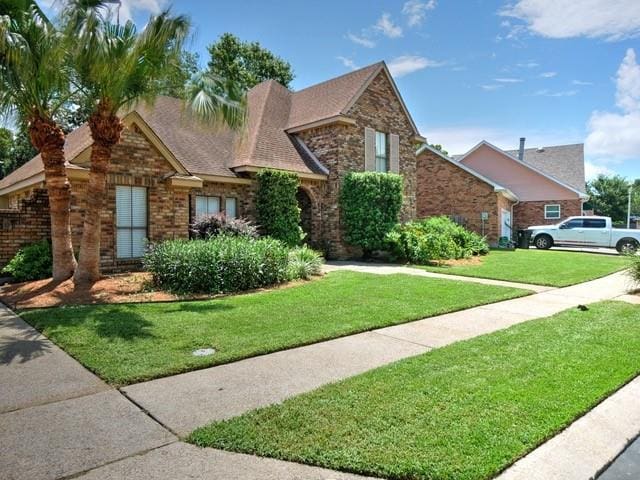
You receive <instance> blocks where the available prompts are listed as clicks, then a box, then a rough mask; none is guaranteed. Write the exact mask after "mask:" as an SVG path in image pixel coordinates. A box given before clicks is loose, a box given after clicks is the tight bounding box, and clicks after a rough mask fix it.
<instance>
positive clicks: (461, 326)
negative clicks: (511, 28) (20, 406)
mask: <svg viewBox="0 0 640 480" xmlns="http://www.w3.org/2000/svg"><path fill="white" fill-rule="evenodd" d="M626 291H627V279H626V276H625V275H624V274H622V273H617V274H614V275H610V276H608V277H605V278H602V279H599V280H594V281H592V282H587V283H584V284H581V285H576V286H573V287H567V288H560V289H554V290H549V291H545V292H542V293H538V294H535V295H531V296H528V297H523V298H518V299H514V300H507V301H504V302H499V303H494V304H491V305H485V306H482V307H475V308H471V309H468V310H464V311H460V312H456V313H450V314H446V315H440V316H437V317H431V318H426V319H424V320H418V321H416V322H410V323H405V324H401V325H396V326H392V327H387V328H382V329H378V330H374V331H371V332H367V333H362V334H358V335H352V336H350V337H344V338H339V339H335V340H330V341H327V342H321V343H317V344H314V345H309V346H305V347H299V348H294V349H290V350H285V351H281V352H276V353H272V354H268V355H263V356H260V357H255V358H250V359H246V360H241V361H239V362H235V363H232V364H228V365H222V366H218V367H212V368H208V369H204V370H198V371H194V372H189V373H185V374H182V375H175V376H173V377H167V378H161V379H158V380H153V381H149V382H144V383H139V384H136V385H131V386H128V387H125V388H123V389H122V390H123V392H124V393H125V394H126V395H127V396H128V397H129V398H131V399H132V400H133V401H135V402H136V403H137V404H138V405H140V406H141V407H142V408H144V409H145V410H146V411H148V412H149V413H150V414H151V415H153V416H154V418H157V419H158V420H159V421H160V422H162V423H163V424H164V425H166V426H167V427H168V428H170V429H171V430H172V431H173V432H175V433H176V434H177V435H180V436H183V435H187V434H188V433H190V432H191V431H192V430H194V429H195V428H197V427H200V426H202V425H205V424H206V423H209V422H211V421H214V420H221V419H226V418H230V417H233V416H236V415H239V414H241V413H244V412H246V411H249V410H252V409H255V408H258V407H262V406H266V405H269V404H272V403H278V402H281V401H283V400H285V399H286V398H288V397H291V396H293V395H297V394H300V393H304V392H307V391H310V390H313V389H315V388H317V387H320V386H322V385H324V384H326V383H329V382H335V381H338V380H341V379H343V378H347V377H350V376H353V375H356V374H358V373H361V372H364V371H366V370H370V369H372V368H376V367H379V366H382V365H385V364H387V363H390V362H393V361H396V360H400V359H403V358H407V357H410V356H413V355H417V354H420V353H423V352H426V351H428V350H429V349H431V348H434V347H441V346H444V345H448V344H450V343H453V342H457V341H460V340H465V339H469V338H473V337H475V336H478V335H483V334H486V333H491V332H494V331H496V330H500V329H503V328H507V327H509V326H511V325H514V324H517V323H521V322H524V321H527V320H531V319H534V318H538V317H545V316H548V315H552V314H554V313H557V312H560V311H562V310H566V309H568V308H572V307H576V306H578V305H582V304H588V303H593V302H596V301H599V300H604V299H610V298H615V297H618V296H620V295H623V294H624V293H625V292H626Z"/></svg>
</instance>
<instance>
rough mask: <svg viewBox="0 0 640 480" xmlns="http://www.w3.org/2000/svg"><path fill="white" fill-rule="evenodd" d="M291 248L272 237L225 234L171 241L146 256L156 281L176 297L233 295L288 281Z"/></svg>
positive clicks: (157, 246)
mask: <svg viewBox="0 0 640 480" xmlns="http://www.w3.org/2000/svg"><path fill="white" fill-rule="evenodd" d="M288 259H289V249H288V248H287V247H286V246H285V245H284V244H282V243H281V242H279V241H278V240H274V239H272V238H261V239H257V240H254V239H251V238H247V237H230V236H226V235H221V236H217V237H212V238H210V239H209V240H168V241H165V242H161V243H158V244H155V245H153V246H152V247H151V248H150V249H149V251H148V252H147V254H146V255H145V258H144V266H145V268H146V269H147V270H148V271H149V272H151V273H152V275H153V281H154V283H155V284H156V285H157V286H158V287H160V288H163V289H166V290H169V291H173V292H177V293H229V292H238V291H242V290H251V289H254V288H259V287H265V286H268V285H274V284H277V283H281V282H284V281H286V280H288V279H289V273H290V272H289V269H288V264H289V261H288Z"/></svg>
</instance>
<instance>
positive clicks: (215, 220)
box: [191, 213, 258, 239]
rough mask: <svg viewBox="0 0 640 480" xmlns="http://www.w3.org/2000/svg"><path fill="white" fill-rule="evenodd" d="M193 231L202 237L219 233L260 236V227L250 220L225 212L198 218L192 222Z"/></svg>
mask: <svg viewBox="0 0 640 480" xmlns="http://www.w3.org/2000/svg"><path fill="white" fill-rule="evenodd" d="M191 233H192V234H193V236H194V238H200V239H207V238H211V237H217V236H218V235H228V236H232V237H249V238H258V228H257V227H256V226H255V225H254V224H253V223H251V222H250V221H249V220H246V219H244V218H231V217H227V216H226V215H225V214H224V213H219V214H217V215H210V216H204V217H200V218H198V219H197V220H196V221H195V222H193V223H192V224H191Z"/></svg>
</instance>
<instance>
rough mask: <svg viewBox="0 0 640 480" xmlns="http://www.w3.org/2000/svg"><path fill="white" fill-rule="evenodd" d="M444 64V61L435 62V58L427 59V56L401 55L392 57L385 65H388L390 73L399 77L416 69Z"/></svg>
mask: <svg viewBox="0 0 640 480" xmlns="http://www.w3.org/2000/svg"><path fill="white" fill-rule="evenodd" d="M445 64H446V63H445V62H436V61H435V60H429V59H428V58H425V57H420V56H417V55H402V56H400V57H396V58H394V59H392V60H391V61H390V62H389V63H388V64H387V66H388V67H389V71H390V72H391V75H393V76H394V77H396V78H400V77H404V76H405V75H408V74H410V73H413V72H417V71H418V70H423V69H425V68H436V67H442V66H443V65H445Z"/></svg>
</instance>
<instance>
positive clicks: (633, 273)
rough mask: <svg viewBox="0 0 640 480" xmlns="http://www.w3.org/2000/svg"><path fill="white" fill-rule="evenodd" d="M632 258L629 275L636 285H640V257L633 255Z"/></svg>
mask: <svg viewBox="0 0 640 480" xmlns="http://www.w3.org/2000/svg"><path fill="white" fill-rule="evenodd" d="M630 260H631V264H630V268H629V276H630V277H631V280H633V282H634V283H635V284H636V286H637V287H640V257H638V256H637V255H633V256H630Z"/></svg>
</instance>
